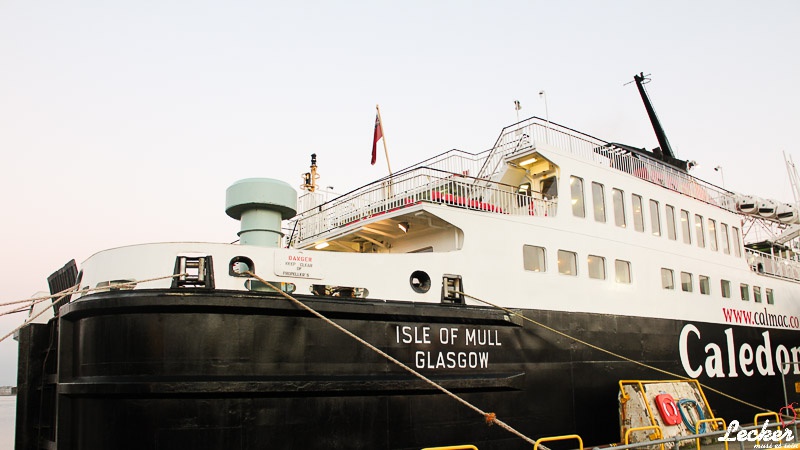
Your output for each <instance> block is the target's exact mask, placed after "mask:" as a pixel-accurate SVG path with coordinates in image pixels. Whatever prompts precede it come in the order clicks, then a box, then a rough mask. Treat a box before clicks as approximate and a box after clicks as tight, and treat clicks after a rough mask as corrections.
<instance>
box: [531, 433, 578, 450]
mask: <svg viewBox="0 0 800 450" xmlns="http://www.w3.org/2000/svg"><path fill="white" fill-rule="evenodd" d="M567 439H577V440H578V445H580V447H579V448H580V450H583V439H581V437H580V436H578V435H577V434H565V435H563V436H551V437H543V438H540V439H537V440H536V443H535V444H533V450H539V444H541V443H542V442H552V441H566V440H567Z"/></svg>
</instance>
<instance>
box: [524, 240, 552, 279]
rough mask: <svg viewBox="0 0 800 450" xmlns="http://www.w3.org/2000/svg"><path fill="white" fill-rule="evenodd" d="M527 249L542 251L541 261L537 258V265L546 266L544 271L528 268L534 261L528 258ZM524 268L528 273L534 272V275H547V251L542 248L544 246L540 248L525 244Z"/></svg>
mask: <svg viewBox="0 0 800 450" xmlns="http://www.w3.org/2000/svg"><path fill="white" fill-rule="evenodd" d="M527 249H534V250H541V259H539V258H536V263H537V265H538V263H539V262H541V263H542V265H543V266H544V268H543V269H542V270H534V269H529V268H528V266H529V264H528V262H529V261H531V262H532V261H533V260H532V259H529V258H528V257H527V256H528V252H527ZM522 267H523V269H525V270H526V271H528V272H534V273H545V272H547V249H546V248H544V247H542V246H539V245H528V244H524V245H523V246H522Z"/></svg>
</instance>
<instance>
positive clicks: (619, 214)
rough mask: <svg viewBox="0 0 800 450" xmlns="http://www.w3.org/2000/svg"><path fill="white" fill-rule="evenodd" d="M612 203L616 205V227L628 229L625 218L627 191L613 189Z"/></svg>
mask: <svg viewBox="0 0 800 450" xmlns="http://www.w3.org/2000/svg"><path fill="white" fill-rule="evenodd" d="M611 202H612V204H613V205H614V225H616V226H618V227H620V228H628V223H627V219H626V217H625V191H623V190H622V189H618V188H612V189H611Z"/></svg>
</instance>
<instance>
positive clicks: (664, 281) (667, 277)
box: [661, 267, 675, 290]
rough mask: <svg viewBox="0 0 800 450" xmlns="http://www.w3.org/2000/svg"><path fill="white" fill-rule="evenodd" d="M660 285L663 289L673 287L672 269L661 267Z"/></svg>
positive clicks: (673, 276) (673, 274)
mask: <svg viewBox="0 0 800 450" xmlns="http://www.w3.org/2000/svg"><path fill="white" fill-rule="evenodd" d="M661 287H662V288H664V289H671V290H672V289H675V273H674V272H673V271H672V269H665V268H663V267H662V268H661Z"/></svg>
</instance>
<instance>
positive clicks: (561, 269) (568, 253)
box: [556, 249, 578, 277]
mask: <svg viewBox="0 0 800 450" xmlns="http://www.w3.org/2000/svg"><path fill="white" fill-rule="evenodd" d="M562 255H566V256H569V257H570V259H571V261H572V264H571V265H570V267H569V268H570V269H572V270H573V271H574V273H569V272H565V271H564V268H565V266H563V264H562ZM557 256H558V259H557V262H556V264H557V265H558V273H559V274H560V275H567V276H571V277H577V276H578V254H577V253H575V252H572V251H569V250H562V249H558V255H557Z"/></svg>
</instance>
